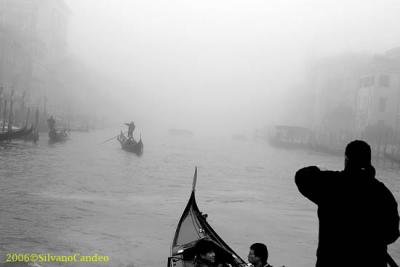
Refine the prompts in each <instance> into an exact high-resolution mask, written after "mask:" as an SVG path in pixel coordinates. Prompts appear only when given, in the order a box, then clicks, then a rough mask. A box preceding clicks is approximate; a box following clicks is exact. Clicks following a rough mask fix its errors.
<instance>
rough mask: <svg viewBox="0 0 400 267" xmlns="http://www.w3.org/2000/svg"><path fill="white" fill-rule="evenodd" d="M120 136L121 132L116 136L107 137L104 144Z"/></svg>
mask: <svg viewBox="0 0 400 267" xmlns="http://www.w3.org/2000/svg"><path fill="white" fill-rule="evenodd" d="M118 136H119V134H118V135H116V136H114V137H111V138H110V139H107V140H106V141H104V142H103V143H102V144H104V143H107V142H108V141H111V140H113V139H115V138H117V137H118Z"/></svg>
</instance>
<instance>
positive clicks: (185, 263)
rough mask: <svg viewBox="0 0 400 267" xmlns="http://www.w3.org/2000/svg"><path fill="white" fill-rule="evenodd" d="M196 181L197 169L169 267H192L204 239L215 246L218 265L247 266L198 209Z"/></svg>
mask: <svg viewBox="0 0 400 267" xmlns="http://www.w3.org/2000/svg"><path fill="white" fill-rule="evenodd" d="M196 180H197V168H196V170H195V173H194V178H193V187H192V193H191V195H190V198H189V201H188V203H187V205H186V208H185V210H184V211H183V214H182V216H181V218H180V220H179V223H178V226H177V228H176V231H175V236H174V239H173V242H172V246H171V256H170V257H169V258H168V266H167V267H192V266H193V262H194V259H195V245H196V243H197V242H198V241H199V240H202V239H207V240H210V241H212V243H213V244H214V248H213V249H214V251H215V253H216V263H218V264H222V265H223V266H232V267H244V266H247V264H246V262H245V261H244V260H243V259H241V258H240V257H239V256H238V255H237V254H236V253H235V252H234V251H233V250H232V249H231V248H230V247H229V246H228V245H227V244H226V243H225V242H224V241H223V240H222V238H221V237H219V236H218V234H217V233H216V232H215V231H214V229H212V227H211V226H210V225H209V224H208V222H207V221H206V217H207V216H206V215H204V214H203V213H201V212H200V210H199V208H198V207H197V204H196V198H195V187H196Z"/></svg>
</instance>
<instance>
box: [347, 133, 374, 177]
mask: <svg viewBox="0 0 400 267" xmlns="http://www.w3.org/2000/svg"><path fill="white" fill-rule="evenodd" d="M344 154H345V161H344V167H345V169H348V170H350V169H363V168H368V167H370V166H371V147H370V146H369V145H368V144H367V143H366V142H364V141H361V140H354V141H352V142H350V143H349V144H348V145H347V146H346V151H345V153H344Z"/></svg>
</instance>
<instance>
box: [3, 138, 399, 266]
mask: <svg viewBox="0 0 400 267" xmlns="http://www.w3.org/2000/svg"><path fill="white" fill-rule="evenodd" d="M113 134H114V132H110V131H98V132H92V133H72V138H71V140H69V141H67V142H65V143H62V144H53V145H49V144H48V143H47V138H46V136H45V135H43V137H42V140H40V143H39V144H38V145H33V144H30V143H23V142H21V143H16V144H1V145H0V235H1V238H0V252H1V254H2V255H5V253H9V252H28V253H31V252H37V253H51V254H54V255H69V254H73V253H80V254H82V255H93V254H94V253H97V254H101V255H107V256H109V257H110V262H109V264H106V266H118V267H119V266H121V267H125V266H130V267H131V266H135V267H142V266H143V267H145V266H149V267H155V266H165V265H166V259H167V257H168V255H169V250H170V244H171V241H172V237H173V234H174V232H175V228H176V225H177V223H178V220H179V218H180V216H181V214H182V212H183V209H184V207H185V205H186V202H187V200H188V198H189V194H190V190H191V183H192V176H193V172H194V167H195V166H198V168H199V176H198V185H197V191H196V192H197V201H198V205H199V207H200V209H201V210H202V211H204V212H206V213H208V214H209V217H208V221H209V223H210V224H211V225H212V226H213V227H214V229H215V230H216V231H217V232H218V233H219V234H220V235H221V237H222V238H223V239H224V240H225V241H226V242H227V243H228V244H229V245H231V247H232V248H233V249H234V250H235V251H236V252H237V253H238V254H239V255H240V256H242V257H243V258H244V259H247V253H248V247H249V245H250V244H251V243H254V242H265V243H267V245H268V247H269V250H270V262H271V263H272V264H273V265H283V264H285V265H286V266H313V265H314V262H315V250H316V246H317V231H318V229H317V228H318V225H317V223H318V221H317V216H316V207H315V206H314V205H313V204H312V203H310V202H309V201H307V200H306V199H304V198H303V197H302V196H301V195H300V194H299V193H298V191H297V188H296V187H295V185H294V183H293V175H294V172H295V171H296V170H297V169H299V168H300V167H302V166H305V165H312V164H319V165H323V166H325V167H327V168H332V169H341V168H342V165H343V160H342V159H341V158H339V157H329V156H324V155H319V154H315V153H309V152H301V151H285V150H277V149H273V148H270V147H269V146H268V145H267V144H266V143H264V142H250V141H247V142H246V141H245V142H242V141H234V140H231V139H230V138H226V139H224V138H207V137H198V136H194V137H189V138H186V137H185V138H178V137H169V136H156V135H154V136H150V135H149V136H144V138H143V141H144V154H143V156H142V157H140V158H139V157H137V156H135V155H134V154H130V153H127V152H125V151H122V150H121V149H120V147H119V144H118V143H117V141H116V140H114V141H110V142H107V143H104V144H102V141H104V140H106V139H107V138H109V137H110V136H112V135H113ZM378 175H379V176H380V177H382V179H381V180H382V181H383V182H385V184H386V185H387V186H388V187H389V188H390V189H391V190H392V192H393V193H394V194H395V197H396V199H397V200H399V189H400V188H399V183H398V182H397V179H398V172H397V170H393V169H385V170H383V169H379V170H378ZM397 243H398V242H397ZM391 253H392V254H393V256H394V258H395V259H396V260H397V261H399V258H400V246H399V245H398V244H394V245H392V246H391ZM42 265H43V266H60V265H57V264H55V263H53V264H42ZM99 265H101V264H99V263H98V264H95V265H93V266H99ZM13 266H15V265H13ZM67 266H71V267H72V266H90V265H89V264H81V265H79V264H73V263H68V264H67ZM101 266H105V265H101Z"/></svg>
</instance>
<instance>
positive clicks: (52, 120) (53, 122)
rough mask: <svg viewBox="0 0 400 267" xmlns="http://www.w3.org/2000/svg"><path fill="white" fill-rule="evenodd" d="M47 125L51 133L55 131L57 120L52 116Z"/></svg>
mask: <svg viewBox="0 0 400 267" xmlns="http://www.w3.org/2000/svg"><path fill="white" fill-rule="evenodd" d="M47 124H48V126H49V129H50V131H54V130H55V126H56V120H55V119H54V118H53V116H50V118H49V119H48V120H47Z"/></svg>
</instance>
